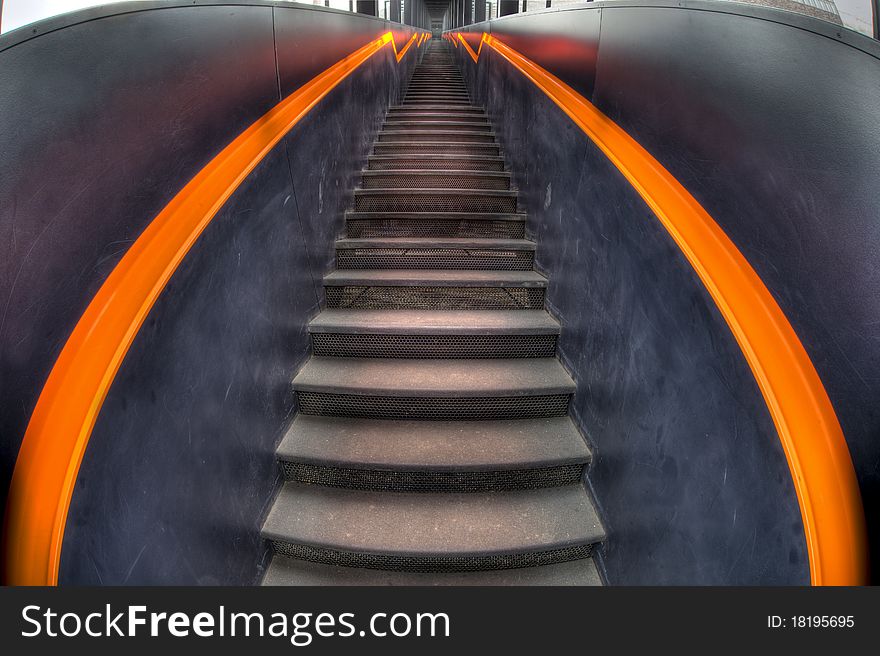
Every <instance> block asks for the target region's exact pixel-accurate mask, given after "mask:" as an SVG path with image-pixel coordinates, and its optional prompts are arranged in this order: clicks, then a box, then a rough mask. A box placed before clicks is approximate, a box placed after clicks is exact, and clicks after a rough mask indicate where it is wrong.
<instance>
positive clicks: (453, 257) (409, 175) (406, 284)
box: [263, 41, 604, 585]
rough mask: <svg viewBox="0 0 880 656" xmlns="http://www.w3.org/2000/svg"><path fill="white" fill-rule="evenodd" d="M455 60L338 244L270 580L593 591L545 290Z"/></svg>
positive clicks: (590, 512)
mask: <svg viewBox="0 0 880 656" xmlns="http://www.w3.org/2000/svg"><path fill="white" fill-rule="evenodd" d="M448 47H449V46H448V44H446V43H441V42H436V41H432V42H430V45H429V49H428V52H427V53H426V55H425V57H424V59H423V61H422V63H421V64H420V65H419V66H418V67H417V69H416V70H415V73H414V74H413V78H412V80H411V82H410V85H409V87H408V89H407V92H406V96H405V98H404V100H403V103H402V104H401V105H398V106H395V107H391V109H390V110H389V112H388V115H387V117H386V119H385V123H384V126H383V127H382V130H381V131H380V132H379V134H378V138H377V141H376V143H375V147H374V150H373V154H372V155H371V156H370V157H369V163H368V168H367V170H365V171H363V175H362V178H361V185H360V188H359V189H356V190H355V191H354V208H353V210H352V211H350V212H348V213H347V215H346V235H347V236H346V237H345V238H343V239H340V240H338V241H337V243H336V263H337V269H336V270H335V271H333V272H331V273H329V274H328V275H327V276H326V277H325V279H324V288H325V292H326V309H324V311H323V312H321V313H320V314H319V315H318V316H317V317H316V318H315V319H314V320H313V321H312V322H311V324H310V325H309V332H310V335H311V340H312V349H313V350H312V353H313V355H312V358H311V359H310V360H309V361H308V362H307V363H306V364H305V365H304V366H303V368H302V370H301V371H300V372H299V373H298V374H297V376H296V377H295V378H294V380H293V388H294V390H295V392H296V394H297V397H298V404H299V414H298V415H297V416H296V418H295V419H294V421H293V424H292V425H291V427H290V430H289V431H288V433H287V434H286V436H285V437H284V439H283V440H282V442H281V444H280V446H279V447H278V459H279V460H280V462H281V466H282V468H283V471H284V477H285V481H286V482H285V483H284V485H283V487H282V489H281V491H280V493H279V494H278V497H277V499H276V500H275V503H274V505H273V507H272V509H271V511H270V513H269V516H268V518H267V519H266V522H265V525H264V526H263V536H264V537H265V538H266V539H267V540H269V541H270V542H271V544H272V546H273V548H274V550H275V555H274V558H273V560H272V562H271V565H270V566H269V569H268V571H267V573H266V576H265V578H264V584H265V585H444V584H448V585H598V584H599V577H598V575H597V572H596V569H595V565H594V564H593V561H592V559H591V558H590V556H591V553H592V549H593V547H594V545H596V544H597V543H599V542H601V541H602V540H603V539H604V530H603V528H602V525H601V523H600V521H599V518H598V517H597V515H596V511H595V509H594V508H593V505H592V503H591V501H590V498H589V497H588V495H587V493H586V491H585V489H584V487H583V485H582V482H581V479H582V475H583V471H584V468H585V467H586V466H587V465H588V464H589V461H590V451H589V449H588V448H587V445H586V443H585V442H584V439H583V437H582V436H581V435H580V434H579V432H578V430H577V429H576V428H575V426H574V424H573V423H572V421H571V419H570V418H569V417H568V404H569V399H570V398H571V395H572V393H573V391H574V389H575V385H574V382H573V381H572V379H571V377H570V376H569V375H568V374H567V373H566V371H565V370H564V369H563V368H562V366H561V365H560V364H559V362H558V360H557V359H556V357H555V354H556V340H557V336H558V334H559V324H558V323H557V322H556V321H555V320H554V319H553V318H552V317H551V316H550V315H549V314H547V312H546V311H545V310H544V309H543V307H544V290H545V288H546V286H547V280H546V279H545V278H544V277H543V276H541V275H540V274H538V273H537V272H535V271H534V270H533V262H534V249H535V245H534V243H533V242H530V241H528V240H526V239H525V238H524V237H525V233H524V228H525V218H526V217H525V215H524V214H522V213H520V212H518V211H517V192H516V191H515V190H513V189H511V181H510V174H509V173H508V172H506V171H505V170H504V161H503V159H502V157H501V153H500V149H499V146H498V143H497V142H496V140H495V135H494V133H493V131H492V126H491V124H490V123H489V121H488V118H487V116H486V113H485V111H484V110H483V109H482V108H480V107H476V106H474V105H473V104H472V103H471V101H470V98H469V97H468V93H467V90H466V87H465V85H464V82H463V81H462V78H461V76H460V73H459V71H458V69H457V68H456V66H455V65H454V63H453V61H452V58H451V56H450V53H449V52H448V50H447V48H448Z"/></svg>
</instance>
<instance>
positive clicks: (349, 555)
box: [272, 540, 593, 572]
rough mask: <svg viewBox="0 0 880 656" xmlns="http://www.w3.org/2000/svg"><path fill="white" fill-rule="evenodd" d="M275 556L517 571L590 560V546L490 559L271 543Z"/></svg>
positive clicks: (367, 565) (407, 567) (424, 568)
mask: <svg viewBox="0 0 880 656" xmlns="http://www.w3.org/2000/svg"><path fill="white" fill-rule="evenodd" d="M272 547H273V548H274V549H275V552H276V553H278V554H281V555H283V556H287V557H288V558H295V559H298V560H308V561H311V562H313V563H323V564H326V565H341V566H344V567H362V568H364V569H385V570H397V571H406V572H473V571H479V570H496V569H519V568H522V567H537V566H540V565H552V564H555V563H564V562H568V561H572V560H581V559H586V558H589V557H590V556H591V555H592V552H593V545H591V544H587V545H573V546H570V547H565V548H562V549H554V550H553V551H534V552H523V553H512V554H493V555H491V556H467V555H464V556H455V555H449V556H443V557H437V556H429V557H418V556H406V555H400V554H383V553H357V552H347V551H336V550H334V549H327V548H324V547H314V546H311V545H301V544H291V543H289V542H281V541H279V540H272Z"/></svg>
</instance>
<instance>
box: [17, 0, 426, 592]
mask: <svg viewBox="0 0 880 656" xmlns="http://www.w3.org/2000/svg"><path fill="white" fill-rule="evenodd" d="M198 5H199V6H192V3H189V4H188V5H185V6H175V5H173V4H170V3H155V4H154V3H149V4H148V3H143V5H140V4H139V5H138V6H137V8H131V9H121V10H120V9H118V8H117V9H113V8H109V9H108V8H105V9H100V10H92V11H87V12H81V13H79V14H75V15H73V16H72V17H65V18H64V19H60V20H57V21H48V22H44V23H40V24H37V25H36V26H35V28H34V31H33V32H31V31H30V29H31V28H28V29H27V30H24V31H22V30H19V31H16V32H12V33H10V34H8V35H4V37H3V38H2V39H0V117H2V118H0V153H3V155H2V157H0V198H2V202H0V437H2V452H0V488H2V490H3V492H4V496H5V492H6V489H7V485H8V481H9V477H10V475H11V472H12V467H13V466H14V462H15V457H16V455H17V452H18V448H19V445H20V443H21V439H22V436H23V434H24V430H25V428H26V426H27V421H28V419H29V417H30V413H31V412H32V410H33V407H34V404H35V403H36V399H37V397H38V395H39V392H40V390H41V388H42V385H43V383H44V381H45V379H46V377H47V376H48V373H49V371H50V369H51V367H52V365H53V363H54V361H55V359H56V358H57V355H58V353H59V352H60V349H61V347H62V346H63V344H64V342H65V340H66V339H67V337H68V335H69V334H70V331H71V330H72V329H73V326H74V325H75V323H76V321H77V320H78V318H79V316H80V315H81V313H82V311H83V310H84V309H85V307H86V305H87V304H88V302H89V301H90V300H91V298H92V296H93V295H94V293H95V292H96V291H97V289H98V288H99V287H100V285H101V283H102V282H103V281H104V280H105V278H106V276H107V275H108V274H109V272H110V271H111V270H112V268H113V267H114V266H115V264H116V263H117V262H118V261H119V259H120V257H121V256H122V255H123V254H124V253H125V251H126V249H127V247H128V246H129V245H130V244H131V243H132V242H133V241H134V240H135V239H136V238H137V236H138V235H139V234H140V232H141V231H142V230H143V229H144V227H145V226H146V225H148V224H149V222H150V221H151V220H152V219H153V217H155V215H156V214H158V212H159V211H160V210H161V209H162V207H164V205H165V204H166V203H167V202H168V201H169V200H170V199H171V198H172V197H173V196H174V195H175V194H176V193H177V192H178V191H179V190H180V188H181V187H182V186H183V185H184V184H185V183H186V182H187V181H188V180H189V179H190V178H191V177H192V176H193V175H194V174H195V173H196V172H197V171H198V170H199V169H201V168H202V167H203V166H204V165H205V164H206V163H207V162H208V161H210V159H211V158H212V157H213V156H214V155H215V154H216V153H217V152H219V151H220V150H221V149H222V148H223V147H224V146H225V145H226V144H228V143H229V142H230V141H231V140H232V139H233V138H234V137H235V136H237V135H238V134H239V133H240V132H241V131H243V130H244V129H245V128H246V127H247V126H248V125H250V124H251V123H252V122H253V121H255V120H256V119H257V118H259V117H260V116H262V115H263V114H264V113H265V112H266V111H268V110H269V109H270V108H271V107H272V106H274V105H275V104H276V103H277V102H278V101H279V100H280V99H281V98H282V97H285V96H287V95H288V94H289V93H291V92H292V91H293V90H295V89H296V88H297V87H298V86H300V85H301V84H303V83H304V82H306V81H308V80H309V79H311V78H312V77H314V76H315V75H317V74H318V73H320V72H321V71H322V70H324V69H326V68H327V67H328V66H330V65H332V64H333V63H335V62H336V61H338V60H339V59H341V58H342V57H344V56H346V55H348V54H349V53H351V52H352V51H354V50H356V49H357V48H359V47H360V46H362V45H364V44H366V43H367V42H368V41H370V40H371V39H375V38H377V37H378V36H379V35H381V34H382V33H384V32H386V31H388V30H389V29H393V30H394V32H395V37H396V39H397V42H398V44H399V45H402V43H403V42H404V41H405V40H406V39H408V38H409V36H410V35H411V34H412V33H413V29H412V28H407V27H404V26H401V25H392V24H389V23H387V22H385V21H380V20H377V19H373V18H368V17H363V16H357V15H352V14H349V13H346V12H334V11H325V10H316V9H312V8H308V7H302V6H299V7H282V6H273V3H270V2H250V3H248V2H243V3H242V2H239V3H198ZM419 54H420V51H418V50H416V49H413V50H412V51H411V52H410V54H408V55H407V57H406V58H404V60H403V61H402V62H401V63H400V64H398V63H397V62H396V61H395V59H394V56H393V53H392V51H391V48H390V47H386V48H384V49H383V50H382V51H381V52H379V53H378V54H376V55H374V56H373V57H372V58H370V59H369V60H368V61H367V63H366V64H364V65H363V66H362V67H361V68H359V69H358V70H357V71H356V72H355V73H354V74H352V75H351V76H350V77H349V78H347V79H346V80H345V81H343V82H342V83H341V84H340V85H339V86H338V87H337V88H336V89H334V90H333V91H332V92H331V93H330V94H329V95H328V96H327V97H326V98H325V99H324V100H323V101H322V102H321V103H320V104H319V105H318V106H317V107H316V108H315V109H314V110H313V111H312V112H311V113H310V114H309V115H308V116H307V117H306V118H305V119H304V120H303V121H301V122H300V123H299V124H298V125H297V126H296V127H295V128H294V130H293V131H292V132H291V133H290V134H289V135H288V136H287V138H286V139H285V140H284V141H283V142H282V143H281V144H279V146H277V147H276V148H275V149H274V150H273V152H272V153H271V154H270V155H269V156H268V157H267V158H266V160H265V161H264V162H263V163H262V164H261V165H260V166H259V167H258V168H257V169H256V170H255V171H254V172H253V173H252V174H251V175H250V176H249V177H248V179H247V180H246V181H245V182H244V183H243V184H242V186H241V187H240V188H239V189H238V191H237V192H236V193H235V194H234V196H233V197H232V198H231V199H230V201H229V202H228V203H227V205H226V206H225V207H224V208H223V209H222V210H221V211H220V213H219V214H218V215H217V216H216V217H215V219H214V220H213V222H212V223H211V224H210V225H209V227H208V228H207V230H206V231H205V233H204V234H203V236H202V237H201V238H200V240H199V241H198V242H197V244H196V245H195V246H194V247H193V249H192V251H191V252H190V254H189V255H188V256H187V258H186V259H185V260H184V262H183V263H182V265H181V267H180V269H179V270H178V272H177V273H176V274H175V276H174V277H173V279H172V280H171V282H170V284H169V286H168V288H167V289H166V290H165V292H164V293H163V294H162V296H161V297H160V299H159V301H158V303H157V305H156V306H155V308H154V309H153V311H152V312H151V313H150V316H149V317H148V320H147V322H146V324H145V325H144V327H143V328H142V329H141V331H140V333H139V334H138V336H137V338H136V339H135V342H134V344H133V345H132V348H131V351H130V352H129V354H128V356H127V357H126V360H125V361H124V363H123V365H122V367H121V369H120V371H119V373H118V376H117V378H116V380H115V381H114V384H113V386H112V388H111V390H110V393H109V395H108V397H107V399H106V402H105V405H104V407H103V409H102V411H101V414H100V416H99V418H98V422H97V425H96V427H95V430H94V432H93V435H92V438H91V441H90V443H89V446H88V449H87V451H86V454H85V458H84V460H83V465H82V469H81V471H80V475H79V478H78V480H77V486H76V489H75V492H74V496H73V500H72V503H71V508H70V513H69V516H68V525H67V530H66V533H65V539H64V545H63V550H62V562H61V571H60V580H61V582H62V583H85V584H92V583H102V584H126V583H127V584H134V583H151V584H157V583H177V584H196V583H225V584H242V583H245V584H246V583H253V582H254V581H256V580H258V579H259V577H260V574H261V568H262V564H263V561H264V559H265V556H266V554H265V549H264V546H263V545H262V543H261V541H260V540H259V535H258V531H259V527H260V523H261V521H262V517H263V512H264V509H265V508H266V507H267V505H268V504H269V503H270V501H271V497H272V494H273V490H274V486H275V485H276V484H277V480H276V479H277V473H276V468H275V463H274V458H273V451H274V446H275V444H276V443H277V441H278V439H280V436H281V434H282V432H283V429H284V426H285V424H286V422H287V421H288V419H289V418H290V417H291V415H292V414H293V412H294V410H295V408H294V407H293V405H292V404H293V400H292V395H291V394H290V392H289V381H290V379H291V377H292V375H293V373H294V372H295V370H296V368H297V366H298V365H299V363H300V362H301V361H302V359H303V358H304V357H305V354H306V349H307V338H306V337H307V336H306V332H305V324H306V322H307V321H308V320H309V318H310V317H311V315H313V314H314V313H316V312H317V308H318V303H319V301H320V296H319V295H320V290H321V286H320V280H321V277H322V276H323V274H324V273H325V271H326V269H327V268H328V265H329V263H330V261H331V258H332V253H333V250H332V241H333V238H334V237H335V235H336V234H337V233H338V232H339V231H340V230H341V227H342V211H343V209H344V207H345V205H346V203H347V202H348V194H349V193H350V190H351V188H352V186H353V179H354V174H355V172H356V171H357V170H358V169H359V168H360V167H361V164H362V161H363V160H364V158H365V156H366V153H367V148H368V145H369V143H371V141H372V135H373V134H374V133H375V130H376V129H377V127H378V125H379V119H380V117H381V115H382V114H383V113H384V110H385V108H386V107H387V105H388V104H389V102H390V101H391V100H392V98H394V97H395V96H396V95H397V94H398V92H399V89H400V86H401V84H402V83H403V82H404V81H405V79H406V78H407V77H408V75H409V73H410V72H411V69H412V66H413V64H414V62H415V61H416V59H417V57H418V56H419Z"/></svg>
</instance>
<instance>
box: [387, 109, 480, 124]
mask: <svg viewBox="0 0 880 656" xmlns="http://www.w3.org/2000/svg"><path fill="white" fill-rule="evenodd" d="M385 120H386V121H464V122H465V123H467V122H470V123H482V122H484V121H485V122H486V123H487V124H488V122H489V119H488V117H486V116H485V115H481V114H467V113H465V112H456V111H452V110H450V111H449V112H442V113H441V112H437V111H432V112H429V111H426V112H398V113H393V114H392V113H390V114H388V116H387V117H386V119H385Z"/></svg>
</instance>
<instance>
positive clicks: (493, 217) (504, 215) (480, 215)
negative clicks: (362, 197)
mask: <svg viewBox="0 0 880 656" xmlns="http://www.w3.org/2000/svg"><path fill="white" fill-rule="evenodd" d="M345 218H346V220H367V221H372V220H378V221H382V220H387V219H394V220H395V221H396V220H404V221H405V220H407V219H413V220H417V221H424V220H425V219H436V220H438V221H483V220H485V221H516V222H524V221H525V220H526V218H527V215H526V214H525V213H524V212H387V211H386V212H355V211H347V212H346V213H345Z"/></svg>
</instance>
